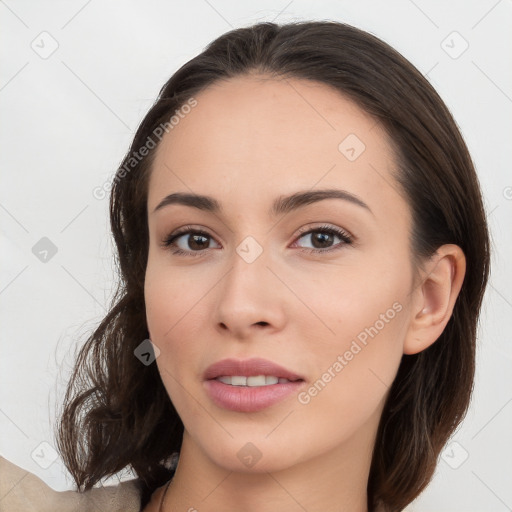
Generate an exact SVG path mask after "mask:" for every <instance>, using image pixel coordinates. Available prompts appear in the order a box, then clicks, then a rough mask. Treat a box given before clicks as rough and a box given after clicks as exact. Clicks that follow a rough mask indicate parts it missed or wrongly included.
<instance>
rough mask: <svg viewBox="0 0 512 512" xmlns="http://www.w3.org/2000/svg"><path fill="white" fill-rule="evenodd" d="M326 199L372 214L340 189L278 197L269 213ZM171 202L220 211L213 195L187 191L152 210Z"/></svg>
mask: <svg viewBox="0 0 512 512" xmlns="http://www.w3.org/2000/svg"><path fill="white" fill-rule="evenodd" d="M326 199H341V200H343V201H348V202H350V203H352V204H356V205H358V206H360V207H362V208H364V209H366V210H368V211H369V212H370V213H372V214H373V212H372V211H371V209H370V207H369V206H368V205H367V204H366V203H365V202H364V201H363V200H362V199H360V198H359V197H357V196H356V195H354V194H352V193H351V192H348V191H346V190H341V189H325V190H307V191H299V192H296V193H294V194H292V195H290V196H281V197H278V198H277V199H276V200H275V201H274V203H273V204H272V207H271V209H270V211H269V215H271V216H277V215H282V214H286V213H289V212H291V211H293V210H297V209H298V208H302V207H304V206H307V205H309V204H313V203H317V202H318V201H324V200H326ZM171 204H181V205H184V206H190V207H193V208H197V209H199V210H203V211H207V212H211V213H216V214H220V213H222V207H221V205H220V203H219V202H218V201H217V200H216V199H214V198H213V197H210V196H205V195H200V194H193V193H187V192H175V193H173V194H169V195H168V196H166V197H164V198H163V199H162V201H160V203H158V205H157V206H156V208H155V209H154V210H153V213H155V212H156V211H158V210H160V209H162V208H164V207H165V206H169V205H171Z"/></svg>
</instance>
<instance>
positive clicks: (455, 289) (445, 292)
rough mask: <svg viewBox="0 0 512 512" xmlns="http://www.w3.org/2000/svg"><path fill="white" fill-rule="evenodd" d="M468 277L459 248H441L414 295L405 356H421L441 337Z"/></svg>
mask: <svg viewBox="0 0 512 512" xmlns="http://www.w3.org/2000/svg"><path fill="white" fill-rule="evenodd" d="M465 273H466V258H465V256H464V253H463V252H462V249H461V248H460V247H459V246H458V245H454V244H446V245H443V246H441V247H440V248H439V249H438V250H437V251H436V252H435V254H434V255H433V256H432V258H430V260H429V261H428V263H427V265H426V266H425V271H424V277H423V278H422V281H421V284H420V285H419V286H417V288H416V289H415V290H414V292H413V294H414V297H413V301H412V303H413V309H412V311H411V320H410V324H409V329H408V332H407V335H406V338H405V341H404V354H417V353H418V352H421V351H422V350H425V349H426V348H428V347H429V346H430V345H432V343H434V342H435V341H436V340H437V339H438V338H439V336H441V334H442V332H443V330H444V328H445V327H446V324H447V323H448V321H449V320H450V317H451V316H452V312H453V308H454V306H455V301H456V300H457V297H458V295H459V292H460V290H461V288H462V283H463V281H464V275H465Z"/></svg>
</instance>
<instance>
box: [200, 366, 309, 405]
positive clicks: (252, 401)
mask: <svg viewBox="0 0 512 512" xmlns="http://www.w3.org/2000/svg"><path fill="white" fill-rule="evenodd" d="M204 379H205V381H204V383H203V384H204V387H205V389H206V393H207V394H208V396H209V397H210V399H211V400H212V401H213V402H214V403H215V405H217V406H219V407H221V408H223V409H228V410H231V411H236V412H257V411H260V410H263V409H266V408H268V407H270V406H272V405H274V404H276V403H278V402H281V401H283V400H284V399H286V398H289V397H290V395H292V394H293V393H297V392H298V391H299V389H300V388H301V387H302V386H303V385H304V383H305V379H304V378H303V377H302V376H300V375H298V374H296V373H295V372H292V371H290V370H288V369H286V368H284V367H282V366H280V365H278V364H276V363H273V362H272V361H268V360H265V359H257V358H256V359H248V360H236V359H224V360H222V361H219V362H217V363H215V364H213V365H211V366H210V367H208V369H207V370H206V372H205V374H204Z"/></svg>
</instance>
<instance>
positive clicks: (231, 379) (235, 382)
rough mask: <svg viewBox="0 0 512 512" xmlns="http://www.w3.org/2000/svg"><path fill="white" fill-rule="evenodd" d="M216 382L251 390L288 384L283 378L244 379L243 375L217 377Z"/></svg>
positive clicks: (258, 377)
mask: <svg viewBox="0 0 512 512" xmlns="http://www.w3.org/2000/svg"><path fill="white" fill-rule="evenodd" d="M216 380H219V381H220V382H222V383H224V384H229V385H230V386H246V387H251V388H258V387H261V386H271V385H272V384H278V383H279V384H285V383H286V382H290V381H289V380H288V379H285V378H283V377H274V376H273V375H255V376H251V377H245V376H243V375H231V376H228V375H223V376H222V377H217V379H216Z"/></svg>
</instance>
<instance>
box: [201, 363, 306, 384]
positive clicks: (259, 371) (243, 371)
mask: <svg viewBox="0 0 512 512" xmlns="http://www.w3.org/2000/svg"><path fill="white" fill-rule="evenodd" d="M233 375H240V376H245V377H251V376H255V375H267V376H268V375H270V376H274V377H280V378H284V379H288V380H290V381H294V380H304V379H303V377H301V376H300V375H298V374H297V373H294V372H292V371H290V370H287V369H286V368H284V367H282V366H280V365H278V364H276V363H273V362H272V361H268V360H267V359H261V358H252V359H244V360H239V359H222V360H221V361H217V362H216V363H214V364H212V365H211V366H209V367H208V368H207V369H206V371H205V373H204V378H205V380H209V379H216V378H217V377H222V376H233Z"/></svg>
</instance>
